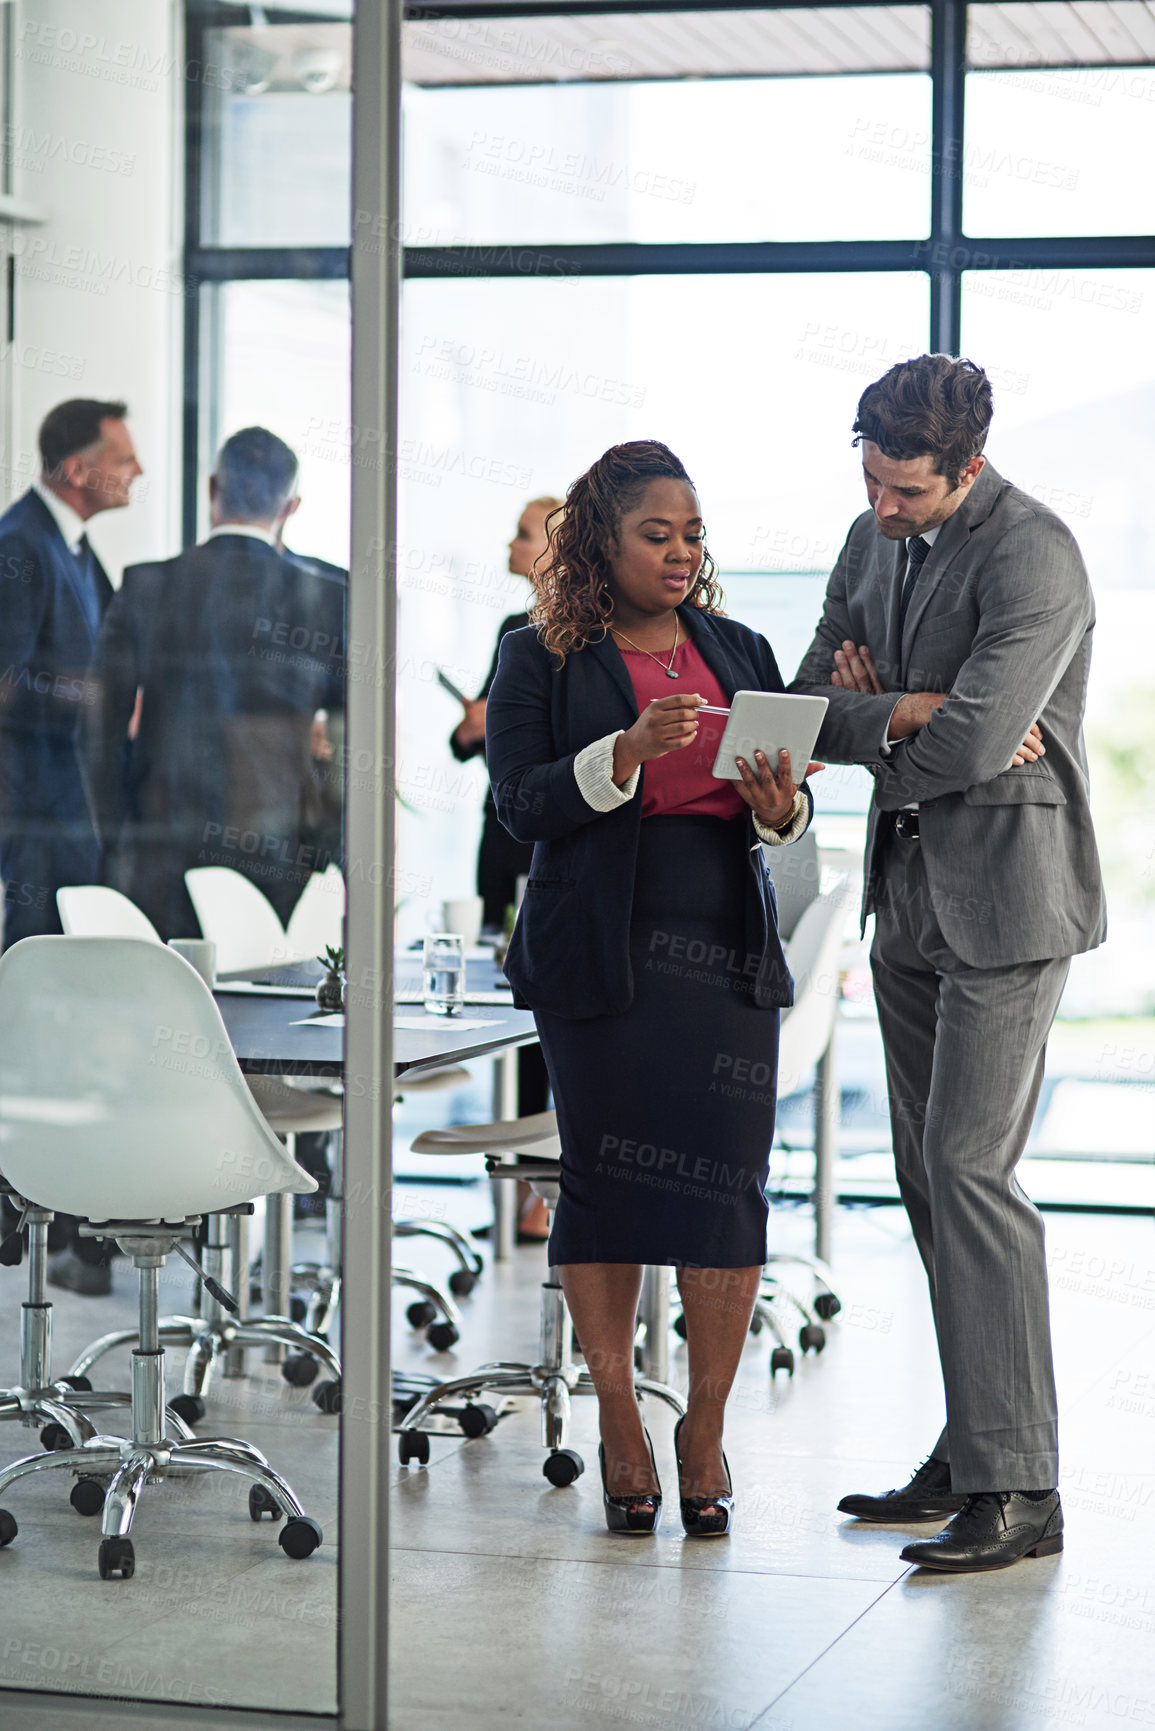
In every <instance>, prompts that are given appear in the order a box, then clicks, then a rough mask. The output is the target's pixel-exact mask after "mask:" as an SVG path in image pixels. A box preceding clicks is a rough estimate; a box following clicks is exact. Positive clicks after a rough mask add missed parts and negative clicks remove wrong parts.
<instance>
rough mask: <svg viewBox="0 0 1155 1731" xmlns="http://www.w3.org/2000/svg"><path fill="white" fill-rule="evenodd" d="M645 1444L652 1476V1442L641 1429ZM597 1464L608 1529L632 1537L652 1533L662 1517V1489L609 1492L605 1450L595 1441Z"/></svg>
mask: <svg viewBox="0 0 1155 1731" xmlns="http://www.w3.org/2000/svg"><path fill="white" fill-rule="evenodd" d="M645 1438H646V1447H647V1448H648V1449H649V1451H650V1465H651V1466H652V1467H653V1469H654V1478H655V1479H657V1477H658V1466H657V1462H656V1461H655V1460H654V1445H653V1443H652V1442H651V1441H650V1433H649V1431H646V1432H645ZM598 1465H599V1466H600V1467H601V1469H602V1501H603V1502H604V1504H605V1510H606V1526H607V1527H608V1528H609V1530H610V1532H611V1533H629V1534H632V1535H633V1536H634V1537H635V1538H644V1537H646V1535H647V1534H649V1533H656V1532H657V1530H658V1522H659V1521H660V1520H661V1518H662V1492H661V1489H660V1487H659V1489H658V1490H656V1491H641V1492H636V1493H634V1494H633V1495H630V1496H624V1497H622V1496H611V1495H610V1493H609V1490H608V1489H607V1487H606V1451H605V1449H604V1448H603V1447H602V1445H601V1443H599V1444H598Z"/></svg>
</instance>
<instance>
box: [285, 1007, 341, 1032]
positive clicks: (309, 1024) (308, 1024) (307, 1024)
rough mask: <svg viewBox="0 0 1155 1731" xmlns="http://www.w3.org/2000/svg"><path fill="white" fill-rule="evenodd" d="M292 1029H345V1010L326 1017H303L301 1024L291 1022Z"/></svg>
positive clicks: (333, 1012) (336, 1011)
mask: <svg viewBox="0 0 1155 1731" xmlns="http://www.w3.org/2000/svg"><path fill="white" fill-rule="evenodd" d="M289 1026H290V1028H343V1027H344V1026H345V1012H344V1010H333V1011H332V1012H331V1013H330V1014H329V1015H325V1016H302V1017H301V1020H300V1021H299V1022H290V1023H289Z"/></svg>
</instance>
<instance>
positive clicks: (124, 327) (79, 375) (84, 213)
mask: <svg viewBox="0 0 1155 1731" xmlns="http://www.w3.org/2000/svg"><path fill="white" fill-rule="evenodd" d="M14 26H15V27H14V31H13V84H14V91H15V105H14V106H15V112H14V116H13V120H14V131H13V146H14V159H15V160H14V171H13V187H12V190H13V193H14V194H15V195H16V197H18V198H21V199H23V200H25V201H26V202H28V203H30V204H35V205H36V206H38V207H40V208H41V209H42V210H43V211H44V213H45V215H46V217H47V221H46V222H44V223H43V224H42V225H40V226H35V227H31V226H30V227H20V228H18V229H16V230H15V231H14V238H13V246H14V250H15V252H16V255H17V257H16V273H17V274H16V324H15V334H16V341H15V343H14V345H13V351H12V354H11V356H10V357H9V359H10V364H11V375H12V384H13V396H14V416H13V420H14V429H15V431H14V438H13V441H12V446H13V448H12V449H11V450H10V451H8V452H5V454H4V460H3V464H2V468H3V483H4V492H5V497H4V501H3V502H4V503H7V502H8V501H9V500H10V499H11V498H12V497H15V496H16V495H17V494H19V493H22V492H23V491H24V490H25V489H26V487H27V485H28V482H29V480H30V479H31V478H32V477H33V475H34V474H35V472H36V468H37V459H36V455H35V453H36V429H37V427H38V425H39V423H40V421H41V420H42V418H43V416H44V414H45V413H46V411H47V410H48V409H50V408H51V407H52V406H53V404H55V403H58V402H61V401H63V400H64V399H65V398H67V397H74V396H85V397H104V398H123V399H125V400H127V402H128V405H129V415H130V425H131V427H132V430H133V434H134V437H135V440H136V446H137V451H138V454H139V456H140V459H141V462H142V463H143V465H144V469H145V475H144V477H143V478H142V479H141V480H139V481H138V482H137V483H136V489H137V490H136V494H135V497H134V500H133V503H132V504H131V505H130V506H129V508H128V509H127V510H125V511H117V512H108V513H105V514H103V515H101V516H100V517H99V518H97V519H96V521H95V523H94V525H93V533H92V541H93V545H94V546H95V547H96V548H97V550H98V552H99V554H100V556H101V558H102V559H103V560H104V563H105V565H106V567H107V569H108V572H109V575H110V576H111V577H112V580H113V582H114V583H116V582H119V580H120V573H121V570H122V569H123V567H124V565H125V564H131V563H132V561H133V560H136V559H143V558H156V557H161V556H164V555H167V554H171V553H175V552H176V551H177V550H178V548H179V544H180V543H179V520H180V519H179V468H180V406H181V392H180V371H179V363H180V342H181V326H182V318H183V282H182V279H181V274H180V264H181V253H180V215H179V213H180V208H181V199H180V194H181V185H180V175H181V159H180V149H179V146H180V136H181V114H182V108H183V91H184V89H185V88H186V84H185V78H184V68H183V66H182V49H181V30H180V7H179V3H178V0H21V4H19V5H18V7H17V10H16V17H15V20H14ZM187 88H188V90H189V92H190V95H191V97H192V98H193V99H196V98H197V96H198V95H199V89H198V86H197V85H196V84H195V83H190V84H188V85H187Z"/></svg>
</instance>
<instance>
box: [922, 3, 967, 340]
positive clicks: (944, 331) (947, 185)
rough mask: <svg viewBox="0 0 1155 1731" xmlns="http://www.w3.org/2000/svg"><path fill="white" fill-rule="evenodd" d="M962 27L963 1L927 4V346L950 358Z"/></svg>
mask: <svg viewBox="0 0 1155 1731" xmlns="http://www.w3.org/2000/svg"><path fill="white" fill-rule="evenodd" d="M966 28H967V9H966V0H931V8H930V80H931V94H930V102H931V126H930V130H931V167H930V176H931V179H930V346H931V349H932V351H933V352H934V353H936V354H949V355H957V354H958V352H959V345H960V344H961V342H962V270H961V268H960V266H959V264H958V262H957V261H958V243H959V242H960V240H961V239H962V232H963V227H962V203H963V124H964V122H963V109H964V104H965V97H966Z"/></svg>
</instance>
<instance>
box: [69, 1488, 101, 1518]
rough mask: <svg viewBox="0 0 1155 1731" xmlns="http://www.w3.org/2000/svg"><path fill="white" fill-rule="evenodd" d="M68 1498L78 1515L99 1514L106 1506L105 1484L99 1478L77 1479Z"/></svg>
mask: <svg viewBox="0 0 1155 1731" xmlns="http://www.w3.org/2000/svg"><path fill="white" fill-rule="evenodd" d="M68 1500H69V1502H70V1503H71V1504H72V1506H73V1508H74V1509H75V1510H76V1512H77V1514H78V1515H98V1514H99V1513H100V1511H101V1509H102V1508H103V1507H104V1486H103V1485H102V1484H101V1482H100V1480H99V1479H77V1481H76V1483H75V1484H74V1485H73V1487H72V1491H71V1494H70V1495H69V1498H68Z"/></svg>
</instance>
